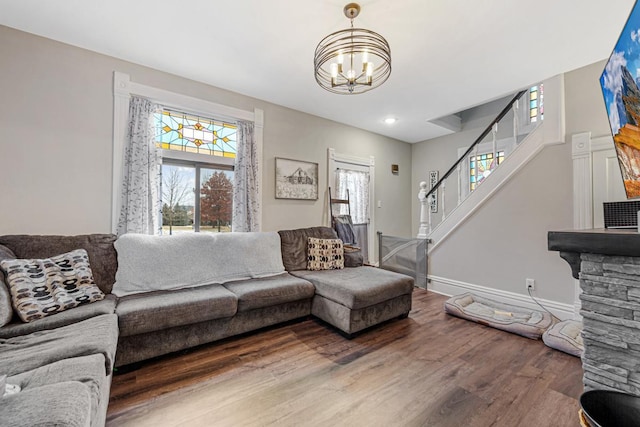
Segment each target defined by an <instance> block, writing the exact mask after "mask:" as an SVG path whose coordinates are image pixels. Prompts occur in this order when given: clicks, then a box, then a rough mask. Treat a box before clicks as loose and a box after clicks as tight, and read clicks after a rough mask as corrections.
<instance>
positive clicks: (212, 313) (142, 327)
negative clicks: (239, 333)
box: [116, 285, 238, 336]
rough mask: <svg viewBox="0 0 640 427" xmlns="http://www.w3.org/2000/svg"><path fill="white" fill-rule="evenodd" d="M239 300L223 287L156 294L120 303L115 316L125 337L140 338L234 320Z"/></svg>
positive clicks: (147, 294)
mask: <svg viewBox="0 0 640 427" xmlns="http://www.w3.org/2000/svg"><path fill="white" fill-rule="evenodd" d="M237 309H238V298H237V297H236V296H235V295H234V294H233V293H231V292H230V291H229V290H227V289H226V288H225V287H224V286H222V285H206V286H198V287H196V288H185V289H177V290H174V291H153V292H145V293H141V294H135V295H128V296H125V297H122V298H120V299H118V304H117V306H116V314H117V315H118V324H119V326H120V334H121V335H122V336H129V335H137V334H142V333H145V332H151V331H157V330H162V329H166V328H170V327H176V326H181V325H190V324H193V323H198V322H204V321H206V320H212V319H220V318H223V317H231V316H233V315H234V314H236V311H237Z"/></svg>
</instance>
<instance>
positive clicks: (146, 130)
mask: <svg viewBox="0 0 640 427" xmlns="http://www.w3.org/2000/svg"><path fill="white" fill-rule="evenodd" d="M158 109H159V106H158V105H156V104H154V103H152V102H151V101H149V100H148V99H144V98H139V97H135V96H134V97H131V101H130V104H129V132H128V134H127V141H126V147H125V150H124V171H123V176H122V191H121V196H120V217H119V219H118V230H117V233H118V235H122V234H125V233H143V234H159V232H160V228H161V227H162V224H160V206H161V205H160V189H159V187H160V166H161V161H160V156H159V153H158V150H157V148H156V145H155V128H154V122H153V120H154V118H153V114H154V113H155V112H156V110H158Z"/></svg>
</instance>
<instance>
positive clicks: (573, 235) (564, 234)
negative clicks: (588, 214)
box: [548, 228, 640, 279]
mask: <svg viewBox="0 0 640 427" xmlns="http://www.w3.org/2000/svg"><path fill="white" fill-rule="evenodd" d="M548 244H549V250H550V251H558V252H560V256H561V257H562V258H564V259H565V260H566V261H567V262H568V263H569V265H570V266H571V272H572V274H573V277H574V278H575V279H578V278H579V277H578V273H579V272H580V254H598V255H607V256H625V257H640V233H638V232H637V231H636V229H610V228H600V229H592V230H576V231H549V234H548Z"/></svg>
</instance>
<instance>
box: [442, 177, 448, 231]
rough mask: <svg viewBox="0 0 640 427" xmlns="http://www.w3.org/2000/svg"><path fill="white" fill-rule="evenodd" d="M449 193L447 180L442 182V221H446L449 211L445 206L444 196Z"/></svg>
mask: <svg viewBox="0 0 640 427" xmlns="http://www.w3.org/2000/svg"><path fill="white" fill-rule="evenodd" d="M446 192H447V180H446V179H445V180H444V181H442V191H441V193H442V221H444V219H445V218H446V217H447V211H446V208H445V204H444V199H445V197H444V194H445V193H446Z"/></svg>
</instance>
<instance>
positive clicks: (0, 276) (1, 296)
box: [0, 245, 16, 327]
mask: <svg viewBox="0 0 640 427" xmlns="http://www.w3.org/2000/svg"><path fill="white" fill-rule="evenodd" d="M15 258H16V255H15V254H14V253H13V251H12V250H11V249H9V248H8V247H6V246H4V245H0V262H1V261H4V260H5V259H15ZM11 319H13V307H12V306H11V293H10V292H9V288H8V287H7V284H6V282H5V276H4V273H3V272H1V271H0V327H2V326H4V325H6V324H7V323H9V322H11Z"/></svg>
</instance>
